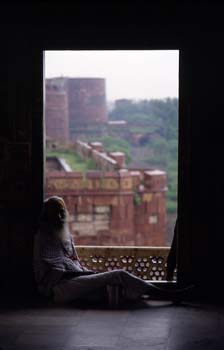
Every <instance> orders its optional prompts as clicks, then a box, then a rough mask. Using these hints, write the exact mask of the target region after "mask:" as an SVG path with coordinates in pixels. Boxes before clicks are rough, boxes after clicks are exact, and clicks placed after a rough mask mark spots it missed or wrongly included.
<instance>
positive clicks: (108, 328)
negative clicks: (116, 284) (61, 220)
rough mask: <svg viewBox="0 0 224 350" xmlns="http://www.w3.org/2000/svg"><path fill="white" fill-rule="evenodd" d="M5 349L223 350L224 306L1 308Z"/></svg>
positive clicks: (0, 333)
mask: <svg viewBox="0 0 224 350" xmlns="http://www.w3.org/2000/svg"><path fill="white" fill-rule="evenodd" d="M0 349H1V350H10V349H11V350H15V349H16V350H20V349H23V350H27V349H30V350H36V349H38V350H44V349H45V350H47V349H48V350H75V349H76V350H78V349H79V350H81V349H82V350H87V349H107V350H114V349H128V350H132V349H133V350H134V349H135V350H143V349H144V350H146V349H147V350H148V349H152V350H177V349H178V350H185V349H186V350H196V349H197V350H199V349H200V350H223V349H224V307H223V306H222V307H220V306H214V305H213V306H212V305H209V304H200V303H183V304H181V305H174V304H172V303H171V302H166V301H147V302H142V303H140V304H138V305H129V306H125V307H123V308H122V309H120V310H110V309H105V308H100V307H95V308H93V307H92V308H91V307H90V306H88V307H84V306H80V305H79V306H77V305H70V306H60V307H59V306H57V307H56V306H54V305H44V306H43V305H38V304H31V305H29V304H28V305H23V306H19V307H18V306H14V307H12V306H11V307H6V306H5V307H3V306H2V307H1V308H0Z"/></svg>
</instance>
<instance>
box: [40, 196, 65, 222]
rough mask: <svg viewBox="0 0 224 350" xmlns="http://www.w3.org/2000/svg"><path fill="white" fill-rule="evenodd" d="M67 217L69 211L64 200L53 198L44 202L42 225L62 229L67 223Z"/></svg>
mask: <svg viewBox="0 0 224 350" xmlns="http://www.w3.org/2000/svg"><path fill="white" fill-rule="evenodd" d="M66 217H67V209H66V205H65V202H64V200H63V198H61V197H58V196H52V197H49V198H48V199H46V200H45V201H44V204H43V208H42V213H41V218H40V223H41V224H44V223H45V224H49V225H51V226H53V227H55V226H56V227H60V226H62V225H63V224H64V223H65V221H66Z"/></svg>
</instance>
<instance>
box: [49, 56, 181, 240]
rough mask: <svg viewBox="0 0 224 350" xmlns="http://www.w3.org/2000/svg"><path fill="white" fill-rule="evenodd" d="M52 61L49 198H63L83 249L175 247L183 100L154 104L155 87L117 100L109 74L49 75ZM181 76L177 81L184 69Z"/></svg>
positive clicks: (169, 98)
mask: <svg viewBox="0 0 224 350" xmlns="http://www.w3.org/2000/svg"><path fill="white" fill-rule="evenodd" d="M72 53H73V55H74V54H75V51H73V52H72ZM51 54H52V52H51ZM117 54H118V55H119V54H121V52H120V51H117ZM175 54H176V57H177V58H176V62H178V51H175ZM48 55H49V52H48V51H46V52H45V61H46V63H45V64H46V66H45V106H44V108H45V123H46V128H45V129H46V164H45V168H46V184H45V197H46V198H47V197H49V196H52V195H58V196H61V197H63V199H64V201H65V203H66V205H67V208H68V211H69V226H70V231H71V234H72V235H73V237H74V241H75V243H76V244H77V245H99V246H101V245H102V246H154V247H161V246H169V245H170V243H171V241H172V237H173V229H174V223H175V220H176V216H177V158H178V156H177V154H178V141H177V140H178V96H174V97H173V96H172V95H171V96H169V94H167V96H166V97H161V98H160V97H157V98H155V97H154V95H152V94H151V91H152V90H153V86H152V87H151V88H149V89H148V91H147V93H146V94H147V96H144V97H138V96H136V97H135V96H133V98H129V97H127V96H126V95H125V94H124V96H123V95H120V96H118V97H117V98H114V99H112V98H111V97H110V96H109V95H108V88H109V86H110V83H111V82H110V78H108V77H107V76H106V74H105V76H102V74H101V75H100V76H99V77H98V76H97V75H96V76H95V77H94V76H88V75H87V74H84V73H83V72H76V73H71V74H68V73H66V72H65V73H64V72H62V71H61V70H60V69H58V71H55V73H54V74H53V73H51V74H50V73H49V70H50V59H48ZM55 55H57V52H55ZM89 55H91V53H89ZM130 55H131V52H130ZM73 57H74V56H73ZM89 57H91V56H89ZM77 59H78V58H77ZM90 60H91V59H90ZM48 61H49V63H48ZM48 64H49V66H48ZM72 64H74V65H75V64H76V63H75V62H74V63H71V65H72ZM164 64H165V61H164ZM59 66H60V65H59ZM108 69H109V67H108ZM176 72H177V73H176V76H174V77H173V79H174V80H175V81H178V65H177V67H176ZM93 74H95V72H94V71H93ZM166 79H167V77H166V76H164V84H166ZM129 84H130V85H131V84H133V85H134V84H135V81H131V79H130V80H129ZM153 84H154V85H155V83H153V82H152V85H153ZM149 86H150V82H149Z"/></svg>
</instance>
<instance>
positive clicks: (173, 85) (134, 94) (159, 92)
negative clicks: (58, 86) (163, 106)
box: [45, 50, 179, 101]
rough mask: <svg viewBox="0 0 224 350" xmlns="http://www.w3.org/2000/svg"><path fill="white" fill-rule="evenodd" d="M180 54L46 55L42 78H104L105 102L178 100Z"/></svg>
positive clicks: (86, 53)
mask: <svg viewBox="0 0 224 350" xmlns="http://www.w3.org/2000/svg"><path fill="white" fill-rule="evenodd" d="M178 72H179V52H178V51H176V50H169V51H167V50H166V51H148V50H147V51H146V50H142V51H116V50H115V51H109V50H108V51H45V76H46V77H47V78H50V77H57V76H67V77H99V78H106V94H107V100H109V101H112V100H115V99H119V98H131V99H150V98H165V97H178V80H179V79H178Z"/></svg>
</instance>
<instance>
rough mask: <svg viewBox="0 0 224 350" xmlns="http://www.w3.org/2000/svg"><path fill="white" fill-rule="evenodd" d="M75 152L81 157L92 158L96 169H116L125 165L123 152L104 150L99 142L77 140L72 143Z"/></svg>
mask: <svg viewBox="0 0 224 350" xmlns="http://www.w3.org/2000/svg"><path fill="white" fill-rule="evenodd" d="M74 149H75V152H76V153H78V154H79V155H80V157H81V158H83V159H92V160H93V161H94V163H95V165H96V168H97V169H100V170H104V171H116V170H118V169H122V168H123V167H124V166H125V155H124V153H123V152H109V153H108V152H105V151H104V149H103V145H102V143H100V142H90V143H86V142H83V141H80V140H77V141H76V142H75V144H74Z"/></svg>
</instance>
